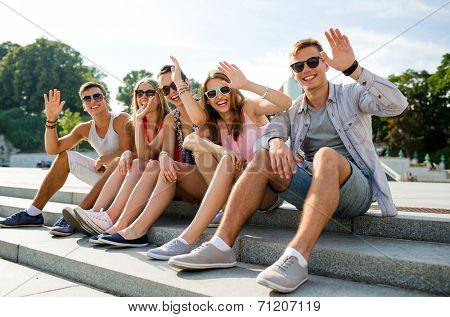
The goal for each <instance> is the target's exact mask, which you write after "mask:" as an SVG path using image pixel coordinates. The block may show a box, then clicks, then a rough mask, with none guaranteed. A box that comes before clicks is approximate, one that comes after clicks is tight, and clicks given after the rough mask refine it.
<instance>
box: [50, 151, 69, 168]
mask: <svg viewBox="0 0 450 317" xmlns="http://www.w3.org/2000/svg"><path fill="white" fill-rule="evenodd" d="M53 164H64V165H67V166H69V154H68V153H67V151H64V152H61V153H59V154H58V155H57V156H56V159H55V161H54V162H53Z"/></svg>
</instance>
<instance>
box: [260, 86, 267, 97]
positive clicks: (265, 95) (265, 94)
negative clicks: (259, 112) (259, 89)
mask: <svg viewBox="0 0 450 317" xmlns="http://www.w3.org/2000/svg"><path fill="white" fill-rule="evenodd" d="M264 88H265V90H264V95H262V96H261V99H266V97H267V94H268V93H269V87H267V86H266V87H264Z"/></svg>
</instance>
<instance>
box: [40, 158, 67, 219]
mask: <svg viewBox="0 0 450 317" xmlns="http://www.w3.org/2000/svg"><path fill="white" fill-rule="evenodd" d="M69 172H70V169H69V159H68V157H67V152H66V151H64V152H61V153H59V154H58V156H57V157H56V159H55V161H54V162H53V163H52V166H51V167H50V170H49V171H48V173H47V175H46V176H45V178H44V181H43V182H42V184H41V187H39V190H38V191H37V193H36V196H34V199H33V202H32V205H33V206H35V207H36V208H39V209H41V210H42V209H44V207H45V205H46V204H47V202H48V201H49V200H50V198H51V197H52V196H53V195H54V194H55V193H56V192H57V191H58V190H60V189H61V187H63V186H64V183H65V182H66V180H67V176H68V175H69Z"/></svg>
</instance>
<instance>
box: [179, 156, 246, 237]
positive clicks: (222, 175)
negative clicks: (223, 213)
mask: <svg viewBox="0 0 450 317" xmlns="http://www.w3.org/2000/svg"><path fill="white" fill-rule="evenodd" d="M238 175H240V171H237V170H236V169H235V168H234V166H233V161H232V159H231V157H230V156H228V155H225V156H223V157H222V158H221V160H220V162H219V165H218V166H217V169H216V172H215V173H214V177H213V178H212V181H211V183H210V185H209V187H208V190H207V191H206V194H205V197H204V198H203V200H202V203H201V205H200V208H199V209H198V211H197V214H196V215H195V217H194V219H193V220H192V222H191V224H190V225H189V227H187V228H186V230H184V232H183V233H182V234H181V235H180V237H181V238H183V239H184V240H186V242H187V243H189V244H193V243H195V242H196V241H197V240H198V239H199V238H200V236H201V234H202V233H203V231H204V230H205V229H206V227H207V226H208V224H209V223H210V222H211V220H212V219H213V218H214V216H215V215H216V213H217V211H219V210H220V209H221V208H222V207H223V206H224V205H225V203H226V201H227V199H228V196H229V195H230V192H231V189H232V187H233V182H234V180H235V178H236V177H237V176H238Z"/></svg>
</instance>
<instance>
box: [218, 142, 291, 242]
mask: <svg viewBox="0 0 450 317" xmlns="http://www.w3.org/2000/svg"><path fill="white" fill-rule="evenodd" d="M269 181H270V184H271V186H272V187H273V188H275V189H276V190H278V191H282V190H284V189H286V188H287V187H288V186H289V184H290V181H291V179H290V178H289V179H286V178H284V179H281V178H280V177H279V176H278V174H275V173H273V171H272V167H271V165H270V157H269V153H268V151H267V150H260V151H258V152H257V153H256V154H255V156H254V157H253V159H252V161H251V162H250V164H249V165H248V166H247V168H246V169H245V171H244V173H243V174H242V175H241V177H239V179H238V181H237V182H236V184H235V185H234V187H233V190H232V191H231V195H230V197H229V198H228V203H227V206H226V207H225V213H224V216H223V219H222V221H221V223H220V225H219V228H218V229H217V232H216V235H217V236H219V237H220V238H221V239H222V240H223V241H225V243H227V244H228V245H229V246H232V245H233V243H234V240H235V239H236V237H237V235H238V234H239V231H240V230H241V228H242V227H243V226H244V224H245V222H246V221H247V220H248V218H250V216H251V215H252V214H253V213H254V212H255V211H256V209H257V208H258V207H259V206H260V205H261V201H262V200H263V198H264V194H265V191H266V187H267V185H268V183H269Z"/></svg>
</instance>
